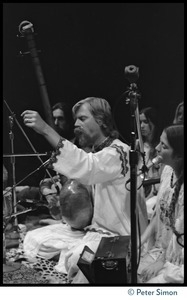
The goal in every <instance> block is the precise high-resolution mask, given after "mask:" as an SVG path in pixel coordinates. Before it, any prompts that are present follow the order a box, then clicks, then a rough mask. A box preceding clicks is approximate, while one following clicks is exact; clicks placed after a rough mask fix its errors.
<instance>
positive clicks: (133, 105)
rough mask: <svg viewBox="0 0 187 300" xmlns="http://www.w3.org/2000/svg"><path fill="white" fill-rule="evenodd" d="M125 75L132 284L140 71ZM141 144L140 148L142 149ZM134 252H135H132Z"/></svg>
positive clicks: (134, 69) (134, 279) (133, 279)
mask: <svg viewBox="0 0 187 300" xmlns="http://www.w3.org/2000/svg"><path fill="white" fill-rule="evenodd" d="M125 75H126V77H127V79H128V81H129V82H130V87H129V89H128V91H127V93H128V99H127V100H126V103H127V104H130V112H131V149H130V195H131V283H137V221H136V214H137V206H136V198H137V197H136V196H137V164H138V155H137V151H136V129H137V127H136V119H138V114H137V113H138V98H140V94H139V93H138V88H137V85H136V81H137V79H138V77H139V70H138V68H137V67H135V66H128V67H126V68H125ZM142 145H143V144H142V143H141V142H140V146H141V147H142ZM132 250H133V251H132Z"/></svg>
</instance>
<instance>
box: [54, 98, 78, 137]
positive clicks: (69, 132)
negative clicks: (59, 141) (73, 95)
mask: <svg viewBox="0 0 187 300" xmlns="http://www.w3.org/2000/svg"><path fill="white" fill-rule="evenodd" d="M56 109H60V110H62V111H63V112H64V117H65V121H66V130H65V131H64V132H63V137H65V138H67V139H69V140H71V139H72V138H73V137H74V134H73V116H72V111H71V107H70V106H69V105H68V104H67V103H66V102H57V103H55V104H54V105H53V106H52V112H53V111H54V110H56Z"/></svg>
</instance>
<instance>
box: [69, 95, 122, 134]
mask: <svg viewBox="0 0 187 300" xmlns="http://www.w3.org/2000/svg"><path fill="white" fill-rule="evenodd" d="M85 103H88V105H89V106H88V107H89V111H90V113H91V114H92V115H93V117H94V119H95V121H96V122H97V123H98V124H99V125H100V127H101V130H102V132H103V133H104V135H105V136H110V137H112V138H118V136H119V133H118V131H117V130H116V129H115V125H114V121H113V118H112V114H111V107H110V105H109V103H108V102H107V101H106V100H105V99H103V98H96V97H88V98H86V99H83V100H80V101H79V102H77V103H76V104H75V105H74V106H73V108H72V112H73V117H74V118H75V117H76V112H77V111H78V109H79V108H80V106H82V105H83V104H85Z"/></svg>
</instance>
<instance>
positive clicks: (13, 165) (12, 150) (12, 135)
mask: <svg viewBox="0 0 187 300" xmlns="http://www.w3.org/2000/svg"><path fill="white" fill-rule="evenodd" d="M9 125H10V132H9V137H10V143H11V153H12V155H14V134H13V131H12V128H13V125H14V114H12V116H9ZM10 161H11V164H12V183H13V189H12V200H13V208H14V213H15V214H16V212H17V208H16V191H15V188H14V186H15V185H16V178H15V177H16V176H15V157H14V156H12V157H11V160H10ZM14 224H15V226H17V225H18V222H17V218H15V220H14Z"/></svg>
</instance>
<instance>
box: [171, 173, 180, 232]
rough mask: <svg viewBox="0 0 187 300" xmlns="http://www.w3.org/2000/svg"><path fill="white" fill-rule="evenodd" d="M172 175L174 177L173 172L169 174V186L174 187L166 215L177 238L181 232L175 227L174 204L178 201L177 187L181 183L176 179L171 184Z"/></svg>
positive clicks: (178, 187)
mask: <svg viewBox="0 0 187 300" xmlns="http://www.w3.org/2000/svg"><path fill="white" fill-rule="evenodd" d="M173 177H174V172H173V173H172V175H171V181H170V186H171V188H174V186H175V189H174V191H173V195H172V199H171V203H170V205H169V209H168V216H169V220H170V227H171V229H172V230H173V232H174V233H175V235H176V236H177V238H179V237H180V236H181V234H180V233H179V232H178V231H177V230H176V228H175V206H176V203H177V201H178V197H179V189H180V187H181V185H180V183H179V180H177V181H176V182H175V183H174V184H173Z"/></svg>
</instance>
